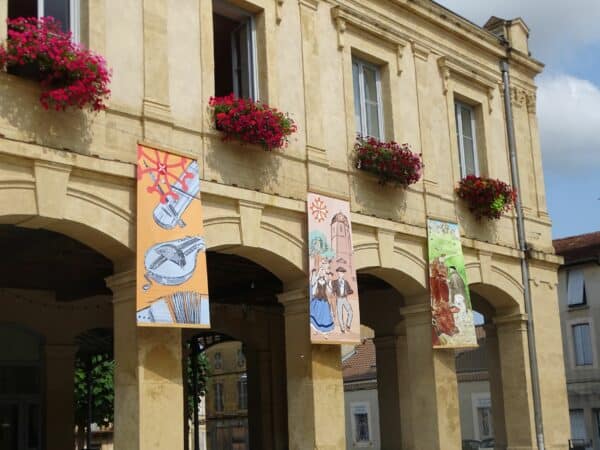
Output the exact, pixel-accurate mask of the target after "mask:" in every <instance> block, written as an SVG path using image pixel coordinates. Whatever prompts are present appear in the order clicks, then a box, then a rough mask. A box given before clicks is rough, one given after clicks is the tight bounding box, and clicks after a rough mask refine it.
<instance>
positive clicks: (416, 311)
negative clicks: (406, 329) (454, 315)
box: [400, 303, 431, 326]
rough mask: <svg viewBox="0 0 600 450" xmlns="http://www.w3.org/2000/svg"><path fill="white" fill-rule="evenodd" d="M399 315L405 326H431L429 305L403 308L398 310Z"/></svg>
mask: <svg viewBox="0 0 600 450" xmlns="http://www.w3.org/2000/svg"><path fill="white" fill-rule="evenodd" d="M400 314H401V315H402V317H403V318H404V321H405V323H406V325H407V326H408V325H423V324H425V323H429V324H431V305H429V303H428V304H423V303H421V304H417V305H410V306H404V307H402V308H400Z"/></svg>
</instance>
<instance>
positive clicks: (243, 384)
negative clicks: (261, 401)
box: [238, 374, 248, 409]
mask: <svg viewBox="0 0 600 450" xmlns="http://www.w3.org/2000/svg"><path fill="white" fill-rule="evenodd" d="M238 409H248V377H247V376H246V374H244V375H242V376H241V377H240V379H239V380H238Z"/></svg>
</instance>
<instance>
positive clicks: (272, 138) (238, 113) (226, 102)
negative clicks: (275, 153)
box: [209, 94, 297, 150]
mask: <svg viewBox="0 0 600 450" xmlns="http://www.w3.org/2000/svg"><path fill="white" fill-rule="evenodd" d="M209 104H210V106H211V107H212V108H213V110H214V120H215V126H216V128H217V130H219V131H222V132H223V140H229V139H237V140H239V141H242V142H246V143H248V144H256V145H260V146H262V147H263V148H264V149H265V150H273V149H282V148H285V147H287V145H288V137H289V136H290V135H291V134H292V133H295V132H296V130H297V127H296V124H295V122H294V121H293V119H292V118H291V117H290V116H289V114H285V113H282V112H280V111H278V110H277V109H275V108H271V107H269V106H268V105H266V104H264V103H261V102H255V101H254V100H250V99H243V98H236V97H235V96H234V95H233V94H231V95H228V96H226V97H212V98H211V99H210V103H209Z"/></svg>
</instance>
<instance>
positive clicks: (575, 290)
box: [567, 269, 586, 306]
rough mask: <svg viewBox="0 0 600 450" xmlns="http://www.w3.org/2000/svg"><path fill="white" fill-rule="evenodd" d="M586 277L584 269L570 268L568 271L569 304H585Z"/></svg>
mask: <svg viewBox="0 0 600 450" xmlns="http://www.w3.org/2000/svg"><path fill="white" fill-rule="evenodd" d="M585 303H586V296H585V278H584V275H583V270H582V269H570V270H569V271H568V272H567V304H568V305H569V306H577V305H585Z"/></svg>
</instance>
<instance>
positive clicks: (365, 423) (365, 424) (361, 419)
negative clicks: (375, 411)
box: [354, 413, 369, 442]
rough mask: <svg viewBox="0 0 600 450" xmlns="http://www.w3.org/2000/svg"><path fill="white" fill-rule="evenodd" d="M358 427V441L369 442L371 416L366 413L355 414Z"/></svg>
mask: <svg viewBox="0 0 600 450" xmlns="http://www.w3.org/2000/svg"><path fill="white" fill-rule="evenodd" d="M354 423H355V426H356V441H357V442H365V441H368V440H369V416H368V415H367V414H364V413H360V414H354Z"/></svg>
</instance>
